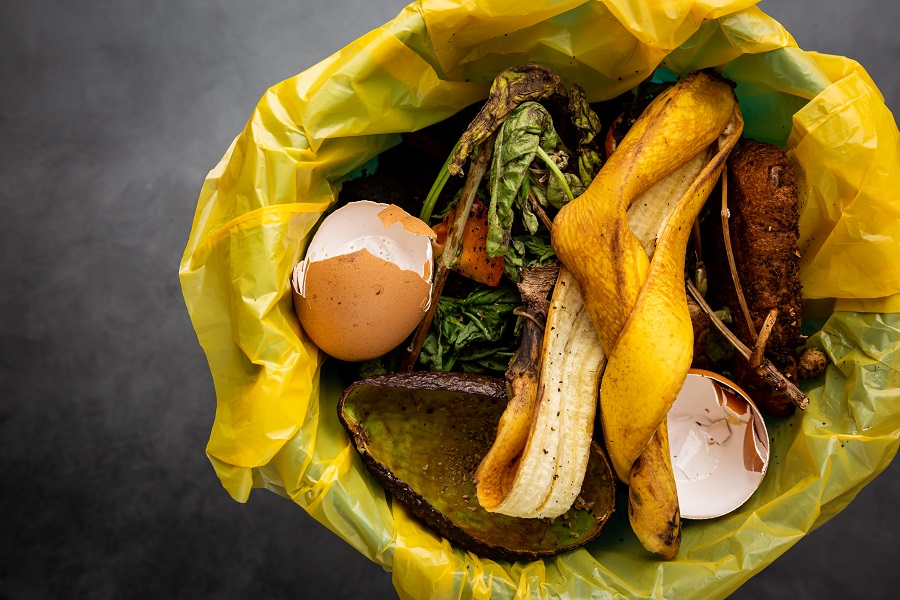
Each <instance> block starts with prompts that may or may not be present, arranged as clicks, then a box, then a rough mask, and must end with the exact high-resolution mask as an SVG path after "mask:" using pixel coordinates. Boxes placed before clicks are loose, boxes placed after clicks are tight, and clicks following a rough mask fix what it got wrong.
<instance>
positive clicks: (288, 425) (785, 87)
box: [179, 0, 900, 599]
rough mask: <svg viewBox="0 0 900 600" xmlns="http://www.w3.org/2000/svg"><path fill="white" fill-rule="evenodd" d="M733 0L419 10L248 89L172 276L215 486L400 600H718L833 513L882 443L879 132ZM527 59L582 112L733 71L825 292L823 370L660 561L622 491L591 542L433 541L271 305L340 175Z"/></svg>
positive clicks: (891, 370) (888, 216) (882, 118)
mask: <svg viewBox="0 0 900 600" xmlns="http://www.w3.org/2000/svg"><path fill="white" fill-rule="evenodd" d="M753 5H754V2H753V1H751V0H743V1H728V0H706V1H688V0H685V1H677V0H672V1H671V2H665V3H659V4H653V5H652V6H654V7H656V8H652V9H648V8H646V3H639V2H635V1H631V0H604V1H602V2H596V1H593V2H588V1H584V0H568V1H565V0H555V1H554V0H551V1H550V2H547V3H543V4H542V5H541V6H542V7H541V8H536V7H531V6H528V5H527V4H523V3H513V2H506V1H501V0H479V1H478V2H475V1H474V0H464V1H459V2H450V1H447V0H423V1H421V2H417V3H414V4H411V5H409V6H408V7H407V8H406V9H404V10H403V11H402V12H401V13H400V14H399V15H398V16H397V17H396V18H395V19H394V20H392V21H391V22H389V23H387V24H386V25H384V26H383V27H381V28H378V29H376V30H374V31H372V32H370V33H369V34H367V35H365V36H363V37H361V38H359V39H358V40H356V41H353V42H351V43H350V44H348V45H347V46H346V47H345V48H344V49H342V50H341V51H339V52H337V53H336V54H334V55H333V56H330V57H329V58H327V59H325V60H324V61H322V62H321V63H319V64H317V65H315V66H313V67H311V68H309V69H307V70H306V71H304V72H303V73H300V74H299V75H297V76H295V77H293V78H291V79H288V80H286V81H284V82H281V83H279V84H278V85H275V86H274V87H272V88H271V89H269V90H268V91H267V92H266V93H265V94H264V96H263V97H262V99H261V100H260V102H259V104H258V105H257V107H256V109H255V110H254V112H253V114H252V115H251V117H250V119H249V120H248V122H247V124H246V127H245V128H244V130H243V131H242V132H241V133H240V135H238V137H237V138H236V139H235V141H234V142H233V143H232V145H231V147H230V148H229V149H228V150H227V152H226V153H225V155H224V157H223V158H222V160H221V161H220V162H219V164H218V165H217V166H216V167H215V168H213V169H212V170H211V171H210V173H209V175H208V177H207V178H206V181H205V182H204V185H203V188H202V191H201V194H200V198H199V201H198V205H197V210H196V214H195V217H194V222H193V227H192V230H191V234H190V238H189V240H188V243H187V247H186V249H185V252H184V256H183V259H182V262H181V266H180V272H179V274H180V279H181V285H182V290H183V293H184V298H185V303H186V305H187V308H188V311H189V313H190V316H191V319H192V322H193V325H194V328H195V330H196V332H197V336H198V339H199V342H200V344H201V346H202V347H203V349H204V351H205V353H206V356H207V359H208V361H209V365H210V369H211V372H212V376H213V381H214V385H215V389H216V401H217V409H216V416H215V420H214V423H213V426H212V431H211V434H210V440H209V444H208V446H207V449H206V451H207V455H208V456H209V459H210V461H211V463H212V465H213V467H214V468H215V470H216V473H217V475H218V477H219V479H220V480H221V482H222V485H223V486H224V487H225V489H226V490H227V491H228V493H229V494H230V495H231V496H232V497H233V498H234V499H235V500H237V501H240V502H245V501H247V499H248V498H249V496H250V491H251V489H253V488H267V489H269V490H272V491H274V492H276V493H279V494H281V495H283V496H285V497H288V498H290V499H291V500H292V501H294V502H295V503H297V504H298V505H300V506H301V507H303V508H304V509H305V510H306V511H308V512H309V514H311V515H312V516H313V517H314V518H316V519H317V520H318V521H320V522H322V523H323V524H325V525H326V526H327V527H328V528H329V529H331V530H332V531H334V532H335V533H336V534H337V535H339V536H340V537H341V538H343V539H344V540H346V541H347V542H348V543H349V544H351V545H352V546H353V547H354V548H356V549H357V550H358V551H360V552H362V553H363V554H365V555H366V556H367V557H369V558H370V559H371V560H373V561H375V562H376V563H378V564H380V565H382V566H383V567H384V568H385V569H388V570H390V571H392V577H393V583H394V585H395V587H396V589H397V592H398V594H399V595H400V596H401V597H402V598H415V599H422V598H512V597H518V596H528V597H541V598H557V597H569V598H586V597H596V598H632V597H663V596H664V597H667V598H722V597H725V596H727V595H728V594H729V593H731V592H732V591H734V590H735V589H736V588H737V587H738V586H740V585H741V583H743V582H744V581H745V580H747V579H748V578H749V577H751V576H752V575H753V574H754V573H756V572H758V571H759V570H761V569H762V568H764V567H765V566H766V565H768V564H769V563H771V562H772V561H773V560H775V559H776V558H777V557H778V556H779V555H781V554H782V553H784V552H785V551H787V550H788V549H789V548H790V547H791V546H792V545H793V544H794V543H796V542H797V541H798V540H800V539H801V538H802V537H803V536H804V535H806V534H807V533H808V532H810V531H811V530H813V529H815V528H816V527H818V526H820V525H822V524H823V523H825V522H826V521H827V520H828V519H829V518H831V517H833V516H834V515H835V514H837V513H838V512H840V511H841V510H842V509H843V508H844V507H845V506H846V505H847V504H848V503H849V502H850V501H851V500H852V499H853V498H854V497H855V495H856V494H857V493H858V492H859V491H860V489H862V487H863V486H865V485H866V484H867V483H868V482H869V481H871V480H872V479H873V478H874V477H875V476H877V475H878V473H880V472H881V471H882V470H883V469H884V468H885V467H886V466H887V465H888V464H889V463H890V461H891V459H892V458H893V457H894V455H895V454H896V452H897V448H898V445H900V442H898V438H900V351H898V346H900V343H898V340H900V315H898V314H897V313H898V312H900V261H898V260H897V259H896V257H897V256H900V199H898V198H897V194H896V190H897V189H900V167H898V165H900V152H898V149H900V134H898V130H897V126H896V123H895V121H894V118H893V116H892V115H891V113H890V111H889V110H888V109H887V107H886V106H885V105H884V99H883V97H882V96H881V94H880V92H879V91H878V89H877V88H876V86H875V84H874V83H873V82H872V80H871V78H870V77H869V76H868V74H867V73H866V72H865V70H864V69H863V68H862V67H861V66H860V65H859V64H857V63H856V62H854V61H852V60H849V59H847V58H843V57H837V56H828V55H824V54H817V53H814V52H805V51H803V50H801V49H799V48H797V45H796V43H795V41H794V39H793V38H792V37H791V36H790V34H789V33H788V32H787V31H785V30H784V28H783V27H781V25H779V24H778V23H777V22H775V21H774V20H773V19H771V18H770V17H768V16H767V15H765V14H764V13H763V12H762V11H760V10H759V9H758V8H756V7H755V6H753ZM663 6H664V7H665V9H664V10H663V9H662V8H660V7H663ZM526 61H533V62H541V63H545V64H549V65H551V66H553V67H554V68H556V69H557V70H558V72H559V73H560V74H561V76H562V78H563V80H564V81H565V82H566V83H567V84H571V83H579V84H580V85H582V86H583V87H584V88H585V89H586V90H587V92H588V97H589V99H590V100H591V101H599V100H604V99H608V98H612V97H614V96H616V95H618V94H621V93H623V92H625V91H627V90H628V89H630V88H632V87H634V86H635V85H637V84H638V83H640V82H641V81H642V80H644V79H646V78H647V77H649V76H650V75H651V74H652V73H653V72H654V70H655V69H657V68H659V67H665V68H667V69H670V70H672V71H674V72H676V73H687V72H689V71H692V70H695V69H700V68H707V67H714V68H716V69H718V70H719V71H720V72H722V73H723V74H724V75H725V76H727V77H729V78H730V79H732V80H734V81H735V82H736V83H737V87H736V93H737V95H738V97H739V99H740V102H741V107H742V110H743V114H744V119H745V121H746V129H745V134H746V135H747V136H749V137H754V138H757V139H761V140H765V141H770V142H773V143H777V144H780V145H782V146H784V147H786V148H787V149H788V152H789V156H790V157H791V159H792V160H793V161H794V164H795V165H796V167H797V174H798V181H799V183H800V191H801V202H802V208H801V213H800V233H801V240H800V245H801V251H802V265H801V278H802V283H803V291H804V297H805V298H807V299H833V300H834V312H833V313H832V314H831V316H830V318H828V319H827V321H825V322H824V325H823V326H822V328H821V330H820V331H819V332H818V333H816V334H815V335H814V336H812V337H811V338H810V340H809V345H811V346H816V347H819V348H822V349H824V350H825V351H826V352H827V353H828V355H829V357H830V359H831V361H832V364H831V365H830V366H829V367H828V370H827V372H826V373H825V374H824V375H822V376H820V377H819V378H817V379H815V380H811V381H808V382H805V384H804V385H805V388H806V390H807V393H808V394H809V396H810V399H811V403H810V408H809V409H808V410H806V411H805V412H798V413H797V414H796V415H795V416H793V417H791V418H787V419H777V420H770V421H769V422H768V423H767V426H768V428H769V432H770V436H771V438H772V456H771V462H770V467H769V471H768V474H767V475H766V478H765V480H764V481H763V484H762V486H761V487H760V488H759V490H758V491H757V492H756V493H755V494H754V496H753V497H752V498H751V499H750V501H749V502H748V503H747V504H745V505H744V506H743V507H741V508H740V509H738V510H737V511H735V512H733V513H731V514H729V515H726V516H724V517H721V518H719V519H714V520H710V521H696V522H687V523H686V524H685V527H684V539H683V543H682V550H681V553H680V554H679V555H678V557H677V558H676V559H675V560H672V561H669V562H664V561H658V560H656V559H655V558H654V557H652V556H650V555H649V554H647V553H646V552H645V551H643V550H642V549H641V547H640V545H639V543H638V542H637V540H636V539H635V537H634V535H633V534H632V533H631V531H630V529H629V526H628V521H627V518H626V517H625V515H624V512H625V511H624V509H622V508H621V502H620V508H619V511H618V513H617V515H616V516H614V517H613V519H612V520H611V521H610V523H609V524H608V525H607V529H606V531H605V532H604V533H603V535H601V536H600V538H599V539H598V540H597V541H596V542H593V543H591V544H589V545H587V546H586V547H584V548H581V549H578V550H575V551H572V552H568V553H566V554H563V555H561V556H558V557H555V558H552V559H546V560H542V561H536V562H531V563H527V562H518V563H512V564H510V563H506V562H502V561H501V562H497V561H491V560H486V559H482V558H480V557H478V556H475V555H473V554H470V553H468V552H466V551H464V550H462V549H460V548H457V547H455V546H453V545H451V544H450V543H448V542H447V541H446V540H443V539H441V538H440V537H438V536H436V535H435V534H434V533H432V532H431V531H430V530H429V529H427V528H425V527H424V526H423V525H421V524H420V523H419V522H418V521H416V520H414V519H413V518H411V517H410V516H409V515H408V514H407V513H406V511H405V510H404V509H403V507H402V505H400V504H399V503H397V502H390V501H389V498H388V496H387V494H386V493H385V492H384V490H383V489H382V488H381V487H380V486H379V485H378V484H377V483H376V482H375V481H374V479H373V478H372V477H371V476H370V475H369V473H368V472H367V471H366V468H365V466H364V465H363V463H362V461H361V460H360V458H359V457H358V456H357V454H356V451H355V450H354V448H353V447H352V445H351V444H350V443H349V441H348V439H347V437H346V435H345V434H344V431H343V430H342V429H341V427H340V425H339V424H338V421H337V418H336V414H335V410H336V408H335V407H336V403H337V399H338V397H339V396H340V393H341V391H342V389H343V388H344V386H345V385H346V384H347V383H349V382H346V381H342V380H340V379H339V378H338V376H337V375H336V373H335V372H334V371H333V370H332V369H330V368H329V363H328V361H326V360H325V357H324V356H323V355H322V354H320V353H319V352H318V350H317V349H316V348H315V346H314V345H313V344H312V343H311V342H310V341H309V340H308V339H307V338H306V337H305V336H304V334H303V332H302V330H301V328H300V326H299V324H298V322H297V320H296V318H295V316H294V312H293V308H292V304H291V294H290V289H289V280H290V271H291V269H292V267H293V266H294V265H295V264H296V263H297V262H298V261H299V260H300V259H301V258H302V256H303V253H304V251H305V247H306V244H307V243H308V241H309V239H310V236H311V233H312V231H313V230H314V228H315V225H316V223H317V221H318V220H319V218H320V217H321V215H322V213H323V211H325V210H326V209H327V208H328V207H329V206H330V205H332V204H333V203H334V202H335V201H336V200H337V199H338V198H339V194H340V187H341V182H342V180H343V179H344V178H346V177H347V176H348V175H349V174H350V173H351V172H353V171H354V169H356V168H358V167H359V166H361V165H363V164H365V163H366V162H367V161H369V160H370V159H372V158H373V157H375V156H377V155H378V154H379V153H380V152H382V151H383V150H385V149H387V148H389V147H391V146H392V145H394V144H396V143H397V142H398V141H399V134H400V133H401V132H404V131H412V130H417V129H421V128H423V127H425V126H427V125H430V124H432V123H435V122H437V121H440V120H442V119H445V118H447V117H449V116H450V115H452V114H454V113H455V112H457V111H458V110H460V109H462V108H463V107H465V106H467V105H469V104H472V103H475V102H479V101H481V100H483V99H484V98H485V97H486V95H487V91H488V87H489V85H490V82H491V81H492V80H493V78H494V76H495V75H496V73H497V72H499V71H500V70H502V69H504V68H506V67H509V66H512V65H515V64H520V63H524V62H526Z"/></svg>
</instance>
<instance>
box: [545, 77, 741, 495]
mask: <svg viewBox="0 0 900 600" xmlns="http://www.w3.org/2000/svg"><path fill="white" fill-rule="evenodd" d="M736 106H737V103H736V100H735V98H734V95H733V92H732V90H731V87H730V86H729V85H728V84H727V83H725V82H722V81H720V80H717V79H714V78H713V77H710V76H709V75H707V74H705V73H697V74H694V75H692V76H689V77H687V78H685V79H683V80H682V81H681V82H679V83H678V84H676V85H675V86H673V87H672V88H669V90H667V91H666V92H664V93H663V94H662V95H661V96H659V97H658V98H657V99H656V100H655V101H654V102H653V103H651V105H650V106H649V107H648V108H647V110H646V111H645V112H644V114H643V115H642V116H641V118H640V119H638V121H637V122H636V123H635V125H634V127H632V129H631V130H630V131H629V133H628V135H626V137H625V139H623V140H622V143H621V144H620V145H619V147H618V148H617V149H616V151H615V152H614V153H613V154H612V156H610V158H609V160H608V161H607V163H606V165H604V167H603V169H601V171H600V173H599V174H598V175H597V177H596V178H595V180H594V182H593V183H592V184H591V186H590V187H589V188H588V190H587V191H586V192H585V193H584V194H583V195H582V196H581V197H579V198H578V199H576V200H575V201H574V202H570V203H569V204H568V205H566V207H564V208H563V209H562V210H561V211H560V213H559V215H558V216H557V218H556V220H555V221H554V228H553V246H554V248H555V249H556V251H557V254H558V255H559V257H560V259H561V260H562V261H563V263H564V264H565V265H566V266H567V267H568V268H570V269H572V271H573V272H574V273H575V276H576V278H577V279H578V281H579V287H580V289H581V290H582V294H583V295H584V298H585V305H586V307H587V309H588V311H589V313H590V315H591V319H592V321H593V322H594V325H595V327H597V331H598V334H599V336H600V339H601V341H602V343H603V345H604V348H606V349H608V350H610V349H611V350H612V352H610V354H611V355H615V354H618V357H617V365H616V366H615V367H614V368H613V369H612V370H611V369H610V366H612V365H608V366H607V371H606V374H605V375H604V378H603V383H602V390H603V392H602V394H601V403H602V411H601V413H602V417H603V418H602V420H603V425H604V435H606V437H607V447H608V449H609V450H610V458H611V459H612V460H613V464H614V466H615V468H616V472H617V475H618V476H619V478H620V479H622V480H623V481H625V482H627V481H628V480H629V471H630V468H631V464H632V463H633V462H634V459H635V458H636V457H637V456H638V454H640V451H641V450H642V449H643V447H644V446H645V445H646V443H647V440H649V439H650V437H651V435H652V434H653V431H654V430H655V429H656V427H657V426H658V425H659V423H660V422H661V421H662V418H663V417H664V416H665V411H666V410H667V409H668V406H670V405H671V402H672V401H673V400H674V395H675V393H677V389H678V387H680V385H681V383H682V382H683V379H684V376H685V374H686V372H687V368H688V366H689V363H690V348H691V345H692V330H691V327H690V319H689V317H688V315H687V306H686V299H685V298H684V289H683V285H682V276H681V269H682V268H683V264H681V265H679V264H678V263H679V261H683V256H684V244H686V242H687V236H686V235H685V233H686V232H689V231H690V227H689V224H690V221H691V220H692V219H693V218H694V217H695V216H696V211H699V208H700V206H702V204H703V201H704V200H705V197H706V195H708V194H709V191H710V190H711V188H712V185H713V184H714V181H715V176H716V174H717V172H718V168H717V167H718V164H719V163H720V162H721V161H718V160H713V162H712V163H711V164H710V165H707V167H706V168H705V169H704V170H703V171H702V173H701V175H700V176H699V177H698V178H697V180H696V181H694V183H693V184H692V186H691V188H690V189H689V190H688V192H687V193H686V194H685V195H684V196H683V197H682V200H680V201H679V205H678V206H677V207H676V209H675V212H674V213H673V215H672V216H670V217H669V219H668V221H667V225H666V228H665V229H664V233H663V235H662V236H661V239H660V242H659V246H658V248H657V251H656V253H655V256H654V265H655V266H654V265H649V264H648V263H649V260H648V259H647V255H646V253H645V252H644V250H643V248H642V247H641V246H640V244H639V242H638V241H637V240H636V238H635V237H634V235H633V234H632V233H631V231H630V230H629V229H628V226H627V221H626V219H625V210H626V209H627V207H628V205H629V204H630V203H631V202H633V201H634V200H635V199H636V197H637V196H638V195H639V194H640V193H642V192H643V191H644V190H646V189H647V188H648V187H650V185H652V184H653V183H655V181H656V180H658V179H660V178H662V177H664V176H666V175H668V174H670V173H672V172H673V171H674V170H676V169H677V168H679V166H680V165H683V164H684V163H686V162H687V161H688V160H690V158H691V157H693V156H695V155H696V154H697V153H699V152H700V151H703V150H704V149H705V148H706V146H708V145H709V144H711V143H712V142H714V141H715V140H716V139H717V138H718V137H719V136H720V135H721V134H722V132H723V131H724V130H725V129H726V127H727V126H728V124H729V120H731V119H732V118H733V117H734V115H735V112H736ZM736 118H737V119H739V116H737V117H736ZM740 130H741V127H740V126H739V125H738V126H737V127H734V128H732V131H733V132H736V135H734V139H735V140H736V139H737V135H739V133H740ZM729 139H731V138H729ZM732 145H733V144H732ZM722 153H723V152H722V151H721V150H720V154H722ZM724 153H725V154H727V150H726V151H724ZM723 160H724V159H723ZM687 209H690V210H687ZM586 224H590V226H589V227H586V226H585V225H586ZM613 228H615V229H616V232H617V234H616V235H612V234H611V230H612V229H613ZM603 231H605V232H606V235H600V232H603ZM666 238H670V239H669V241H668V242H666ZM676 238H677V239H676ZM613 240H615V241H616V244H615V245H613V244H611V243H610V242H611V241H613ZM679 240H680V242H679ZM676 242H678V243H676ZM679 246H681V254H680V255H678V253H677V248H678V247H679ZM664 248H665V249H666V250H665V252H661V250H662V249H664ZM654 269H655V271H656V273H655V275H654V273H653V271H654ZM645 282H647V283H650V282H652V283H653V285H645ZM675 283H677V285H675ZM648 288H649V289H650V290H652V293H649V294H648V293H646V292H647V289H648ZM679 293H680V295H681V297H680V298H679ZM641 298H644V299H643V300H641ZM639 303H641V304H642V307H641V308H638V304H639ZM682 304H683V305H684V306H683V308H684V310H683V311H681V310H680V308H682V307H681V305H682ZM658 311H662V314H664V315H666V316H665V317H664V318H663V319H662V320H660V319H658V318H657V315H656V314H655V313H657V312H658ZM682 312H684V314H683V315H682V314H681V313H682ZM641 313H644V314H643V316H641V317H640V318H639V319H636V318H635V317H636V316H638V315H640V314H641ZM684 325H686V326H687V332H686V333H685V330H684ZM629 330H630V331H631V333H630V337H631V338H632V339H631V340H630V343H629V345H627V346H625V347H621V348H620V346H622V338H623V336H624V335H625V332H627V331H629ZM620 332H621V335H620ZM661 332H662V335H663V337H665V338H666V339H664V340H660V339H659V338H660V335H661ZM641 335H643V336H645V337H644V338H643V339H642V340H637V339H636V338H637V337H639V336H641ZM651 340H652V342H651ZM654 342H655V343H654ZM685 342H686V343H687V348H686V349H685V348H683V346H684V345H685ZM648 344H651V345H652V346H653V347H652V348H648ZM667 346H668V347H667ZM659 350H663V351H664V356H662V357H658V356H657V355H658V354H659ZM648 362H650V364H647V363H648ZM648 378H649V380H650V381H651V385H650V386H649V387H650V389H651V392H650V393H644V392H641V391H640V390H636V389H634V388H635V387H636V383H637V382H638V381H640V382H642V383H643V382H644V380H646V379H648ZM673 389H674V391H673ZM608 390H610V392H609V393H608ZM641 397H644V398H646V399H645V400H644V401H643V402H635V398H641ZM635 413H637V414H638V418H637V419H635V418H634V416H635ZM611 424H612V425H611Z"/></svg>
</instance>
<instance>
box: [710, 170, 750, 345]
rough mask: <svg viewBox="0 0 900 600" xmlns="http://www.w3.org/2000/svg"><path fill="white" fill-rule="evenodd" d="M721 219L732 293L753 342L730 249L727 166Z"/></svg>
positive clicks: (723, 176) (748, 314)
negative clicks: (734, 295) (735, 295)
mask: <svg viewBox="0 0 900 600" xmlns="http://www.w3.org/2000/svg"><path fill="white" fill-rule="evenodd" d="M719 214H720V216H721V217H722V235H723V236H724V238H725V255H726V256H727V257H728V268H729V269H730V270H731V280H732V281H733V282H734V291H735V292H736V293H737V299H738V304H740V305H741V311H742V312H743V313H744V318H745V319H746V320H747V327H749V328H750V335H751V336H752V337H753V339H754V340H755V339H756V338H757V333H756V326H755V325H754V324H753V318H752V317H751V316H750V308H749V307H748V306H747V299H746V298H745V297H744V290H743V288H742V287H741V279H740V277H738V272H737V264H735V262H734V251H733V250H732V249H731V231H730V230H729V228H728V218H729V217H730V216H731V211H729V210H728V166H727V165H726V166H724V167H722V210H721V212H720V213H719Z"/></svg>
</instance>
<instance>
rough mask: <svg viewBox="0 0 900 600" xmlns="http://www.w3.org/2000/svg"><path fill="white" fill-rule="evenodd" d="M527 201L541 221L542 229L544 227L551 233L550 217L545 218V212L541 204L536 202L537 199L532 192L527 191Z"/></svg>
mask: <svg viewBox="0 0 900 600" xmlns="http://www.w3.org/2000/svg"><path fill="white" fill-rule="evenodd" d="M528 201H529V202H530V203H531V208H532V209H534V212H536V213H537V216H538V218H539V219H540V220H541V223H543V224H544V227H546V228H547V230H548V231H553V221H551V220H550V217H548V216H547V211H545V210H544V207H543V206H541V203H540V202H538V199H537V198H536V197H535V195H534V192H532V191H531V190H528Z"/></svg>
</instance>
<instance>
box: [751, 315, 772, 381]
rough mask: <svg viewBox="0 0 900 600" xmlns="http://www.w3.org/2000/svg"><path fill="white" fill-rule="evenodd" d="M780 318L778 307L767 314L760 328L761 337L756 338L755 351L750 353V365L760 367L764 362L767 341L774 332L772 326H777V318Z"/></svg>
mask: <svg viewBox="0 0 900 600" xmlns="http://www.w3.org/2000/svg"><path fill="white" fill-rule="evenodd" d="M777 318H778V309H777V308H773V309H772V310H770V311H769V314H768V315H766V320H765V322H764V323H763V326H762V329H760V330H759V337H757V338H756V344H755V345H754V346H753V353H752V354H751V355H750V367H751V368H753V369H754V370H755V369H758V368H759V365H761V364H762V359H763V354H765V352H766V343H767V342H768V341H769V334H770V333H772V328H773V327H774V326H775V320H776V319H777Z"/></svg>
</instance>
